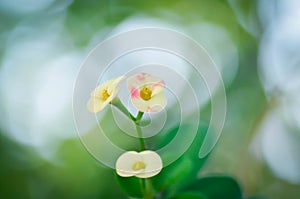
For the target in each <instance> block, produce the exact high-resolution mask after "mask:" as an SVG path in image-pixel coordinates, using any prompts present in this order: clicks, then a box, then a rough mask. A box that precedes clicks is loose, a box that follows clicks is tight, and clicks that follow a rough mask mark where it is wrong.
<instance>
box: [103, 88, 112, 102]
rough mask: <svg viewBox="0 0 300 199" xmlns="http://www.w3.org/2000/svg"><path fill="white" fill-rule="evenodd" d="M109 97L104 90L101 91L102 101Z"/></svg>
mask: <svg viewBox="0 0 300 199" xmlns="http://www.w3.org/2000/svg"><path fill="white" fill-rule="evenodd" d="M109 96H110V95H109V94H108V92H107V90H106V89H105V90H103V91H102V100H107V98H109Z"/></svg>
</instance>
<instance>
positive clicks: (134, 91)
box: [130, 87, 140, 98]
mask: <svg viewBox="0 0 300 199" xmlns="http://www.w3.org/2000/svg"><path fill="white" fill-rule="evenodd" d="M130 96H131V98H140V90H139V89H137V88H134V87H133V88H131V90H130Z"/></svg>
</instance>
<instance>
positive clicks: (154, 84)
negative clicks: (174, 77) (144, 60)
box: [127, 73, 167, 112]
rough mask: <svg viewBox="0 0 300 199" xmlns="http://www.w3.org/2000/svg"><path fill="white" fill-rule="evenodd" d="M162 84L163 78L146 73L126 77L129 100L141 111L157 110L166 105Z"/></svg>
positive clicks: (163, 84)
mask: <svg viewBox="0 0 300 199" xmlns="http://www.w3.org/2000/svg"><path fill="white" fill-rule="evenodd" d="M164 86H165V83H164V81H163V80H161V79H159V78H157V77H154V76H152V75H150V74H147V73H140V74H136V75H134V76H131V77H129V78H128V79H127V87H128V89H129V91H130V97H131V101H132V103H133V105H134V106H135V107H136V108H137V109H138V110H139V111H141V112H159V111H161V110H162V109H163V108H164V107H165V106H166V104H167V99H166V96H165V94H164V92H163V89H164Z"/></svg>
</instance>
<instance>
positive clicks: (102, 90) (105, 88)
mask: <svg viewBox="0 0 300 199" xmlns="http://www.w3.org/2000/svg"><path fill="white" fill-rule="evenodd" d="M124 78H125V77H124V76H121V77H118V78H116V79H112V80H109V81H107V82H104V83H103V84H101V85H100V86H99V87H97V88H96V89H95V90H94V91H93V92H92V93H91V98H90V99H89V101H88V103H87V108H88V110H89V111H90V112H92V113H97V112H99V111H101V110H102V109H103V108H104V107H105V106H106V105H107V104H109V103H110V102H111V101H112V100H113V99H114V98H115V97H116V96H117V94H118V93H119V90H120V88H119V87H118V84H119V83H120V82H121V81H122V80H123V79H124Z"/></svg>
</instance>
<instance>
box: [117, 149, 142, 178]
mask: <svg viewBox="0 0 300 199" xmlns="http://www.w3.org/2000/svg"><path fill="white" fill-rule="evenodd" d="M137 161H142V159H141V156H140V155H139V153H138V152H135V151H128V152H125V153H123V154H122V155H121V156H120V157H119V158H118V160H117V162H116V171H117V174H118V175H119V176H122V177H131V176H134V175H136V174H137V173H139V172H141V171H134V170H133V169H132V165H133V164H134V163H135V162H137Z"/></svg>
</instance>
